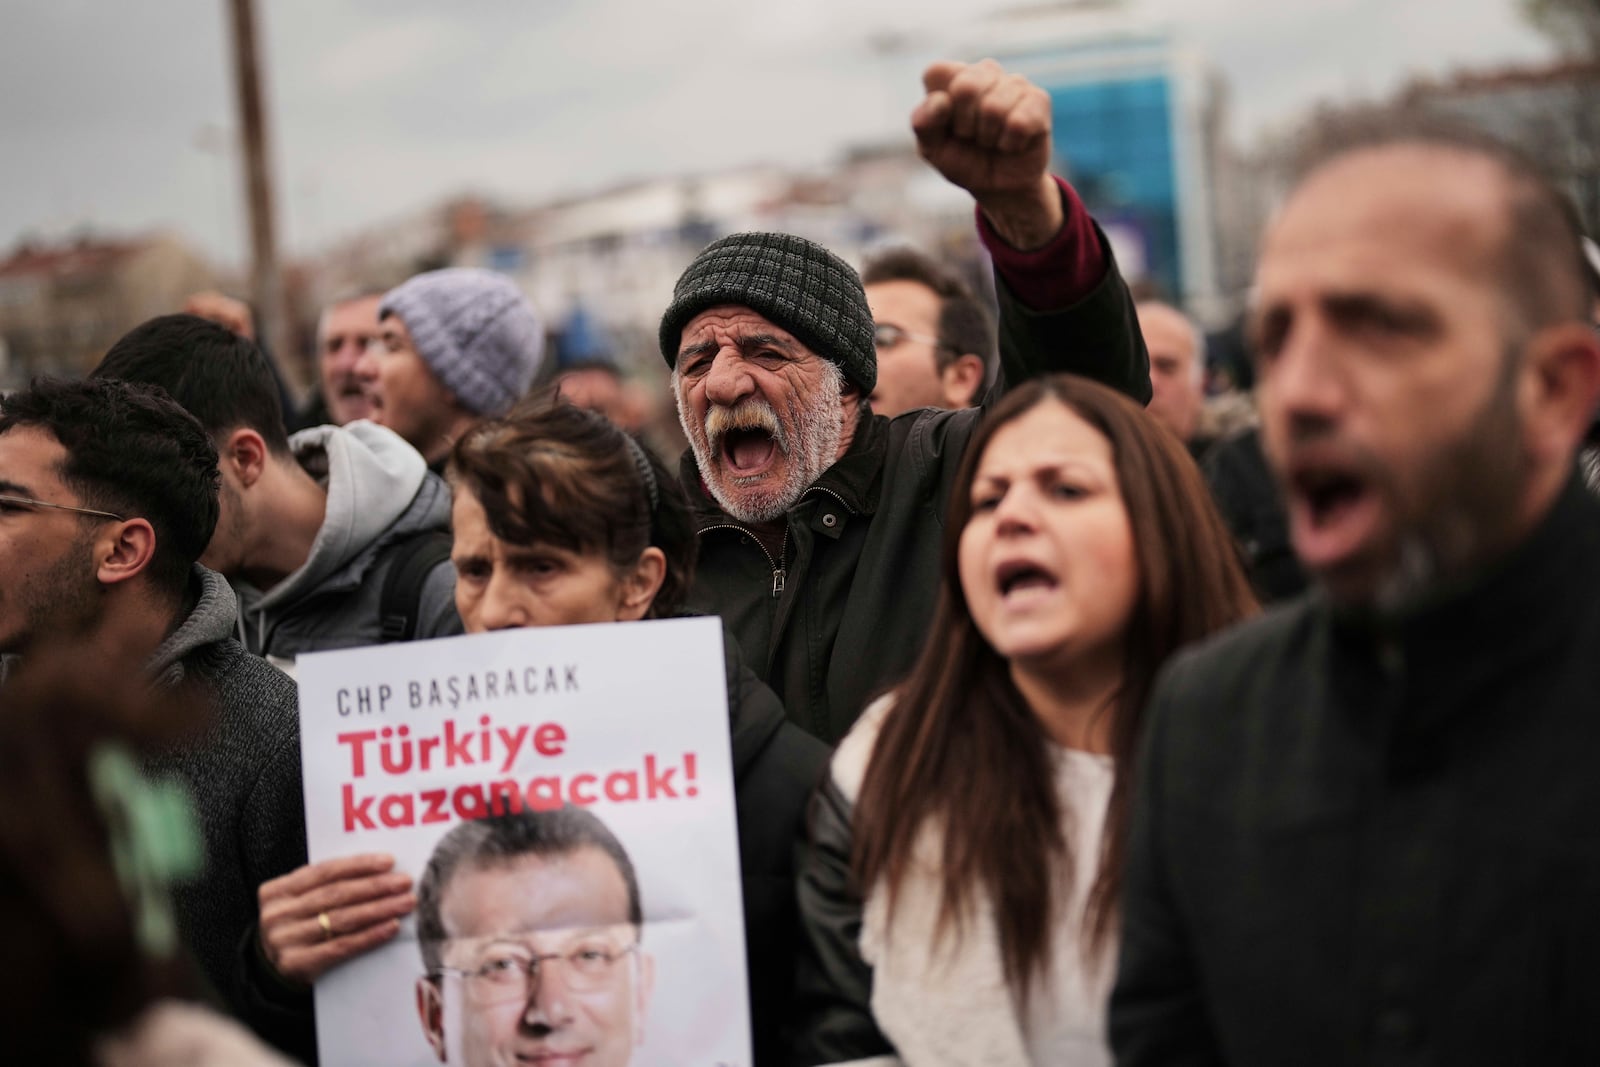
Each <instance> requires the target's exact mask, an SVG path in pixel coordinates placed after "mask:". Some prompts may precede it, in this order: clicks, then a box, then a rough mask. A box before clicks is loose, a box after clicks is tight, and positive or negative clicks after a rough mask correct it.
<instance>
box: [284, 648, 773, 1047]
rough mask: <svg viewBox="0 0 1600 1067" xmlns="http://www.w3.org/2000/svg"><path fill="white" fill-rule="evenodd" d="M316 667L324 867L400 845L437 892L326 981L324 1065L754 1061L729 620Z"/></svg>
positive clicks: (312, 660) (315, 803)
mask: <svg viewBox="0 0 1600 1067" xmlns="http://www.w3.org/2000/svg"><path fill="white" fill-rule="evenodd" d="M298 673H299V684H300V708H301V738H302V740H301V745H302V751H303V762H304V770H305V790H306V822H307V834H308V844H309V847H310V856H311V860H312V862H317V861H320V860H324V859H330V858H334V857H338V856H349V855H355V854H358V853H370V852H387V853H390V854H392V855H393V856H394V857H395V858H396V861H397V863H396V866H397V869H398V870H400V871H402V872H404V873H406V874H409V875H411V876H412V877H413V878H414V879H415V880H416V895H417V908H416V912H415V914H414V916H413V918H412V919H410V920H408V921H407V922H406V923H405V924H404V925H403V926H402V929H401V933H400V936H399V937H398V938H397V939H395V940H393V941H391V942H389V943H388V944H386V945H384V946H382V947H381V948H378V949H376V950H374V951H373V952H371V953H369V954H367V955H365V956H362V957H359V958H357V959H355V960H352V961H351V962H349V963H347V964H345V965H343V966H342V967H339V968H337V969H336V970H334V971H331V972H330V973H329V974H327V975H326V976H325V977H324V978H323V979H322V980H321V981H319V982H318V983H317V986H316V1009H317V1042H318V1049H319V1053H320V1056H321V1059H322V1062H324V1063H328V1064H340V1065H341V1067H342V1065H346V1064H350V1065H361V1064H374V1065H377V1064H383V1065H386V1067H387V1065H396V1064H428V1063H437V1062H444V1063H451V1064H458V1063H459V1064H468V1065H474V1067H476V1065H487V1064H501V1063H516V1062H528V1061H532V1062H541V1063H549V1064H557V1063H559V1064H570V1065H577V1064H596V1065H610V1067H619V1065H622V1064H632V1065H635V1067H644V1065H654V1064H662V1065H666V1064H673V1065H677V1064H685V1065H688V1064H696V1065H700V1064H704V1065H708V1067H709V1065H720V1064H726V1065H730V1067H733V1065H743V1064H747V1063H748V1062H749V1058H750V1053H749V1049H750V1032H749V1017H748V1005H747V1004H746V995H745V988H746V987H745V973H744V971H745V965H744V950H743V925H742V924H743V915H742V904H741V896H740V877H739V861H738V851H737V838H736V829H735V820H734V783H733V773H732V761H731V755H730V751H729V738H728V711H727V693H726V685H725V674H724V667H723V658H722V634H721V625H720V623H718V621H717V620H715V619H683V620H673V621H666V622H644V623H630V624H613V625H599V626H574V627H562V628H553V629H538V630H513V631H502V632H498V633H492V634H481V635H477V636H473V637H455V638H447V639H444V640H440V641H428V642H417V643H412V644H403V645H400V644H397V645H384V646H379V647H375V648H365V649H357V650H353V651H348V652H331V653H320V654H315V655H307V656H303V657H301V659H300V660H299V672H298ZM328 914H329V916H330V919H329V923H330V925H332V926H334V927H336V928H337V924H338V921H339V919H340V916H339V914H338V911H337V909H333V910H332V911H330V912H329V913H328ZM320 921H321V920H320V919H319V922H320Z"/></svg>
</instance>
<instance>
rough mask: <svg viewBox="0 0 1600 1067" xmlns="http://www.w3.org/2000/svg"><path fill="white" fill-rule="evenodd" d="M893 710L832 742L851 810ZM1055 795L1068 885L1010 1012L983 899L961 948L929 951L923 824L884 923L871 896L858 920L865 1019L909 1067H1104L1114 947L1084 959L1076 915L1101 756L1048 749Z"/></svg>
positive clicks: (931, 908) (1093, 836) (1107, 782)
mask: <svg viewBox="0 0 1600 1067" xmlns="http://www.w3.org/2000/svg"><path fill="white" fill-rule="evenodd" d="M890 706H891V701H890V699H889V698H887V697H885V698H884V699H882V700H879V701H877V702H876V703H874V704H873V705H872V706H871V707H870V708H868V709H867V711H866V712H865V713H864V714H863V715H862V717H861V719H860V720H859V721H858V722H857V723H856V725H855V727H854V729H852V730H851V731H850V733H849V735H848V736H846V737H845V739H844V741H842V742H841V743H840V745H839V750H838V752H837V753H835V755H834V759H833V767H832V769H833V776H834V780H835V782H836V783H837V784H838V786H839V789H840V790H841V791H842V792H843V793H844V795H845V797H846V798H848V799H849V800H850V802H851V803H852V804H853V803H855V800H856V797H857V796H858V795H859V793H860V789H861V780H862V777H863V776H864V775H865V773H866V768H867V763H868V762H869V761H870V760H871V757H872V749H873V746H874V745H875V744H876V743H877V737H878V731H879V728H880V727H881V725H882V723H883V718H884V716H885V715H886V714H888V712H889V709H890ZM1055 757H1056V758H1055V765H1056V789H1057V795H1058V796H1059V797H1060V800H1061V808H1062V811H1064V812H1067V813H1068V817H1069V818H1070V819H1071V820H1072V821H1071V822H1070V823H1069V825H1068V826H1067V834H1068V840H1069V841H1070V842H1071V844H1072V856H1073V866H1074V871H1073V885H1072V891H1071V893H1070V894H1069V895H1068V897H1067V899H1066V900H1065V901H1064V902H1063V906H1062V907H1060V908H1058V909H1056V913H1055V926H1054V933H1053V935H1052V937H1053V943H1054V952H1053V953H1052V961H1053V962H1052V969H1051V977H1050V979H1049V980H1048V981H1046V982H1041V983H1038V984H1036V986H1035V988H1034V990H1033V993H1032V995H1031V996H1030V997H1029V1002H1028V1004H1026V1005H1025V1006H1019V1005H1018V1003H1017V998H1016V997H1014V996H1013V995H1012V992H1011V989H1010V987H1009V985H1008V984H1007V983H1006V980H1005V973H1004V968H1003V966H1002V964H1001V959H1000V940H999V932H998V930H997V929H996V928H995V924H994V922H993V920H992V918H991V917H990V915H989V914H988V912H989V905H988V902H987V897H986V895H985V894H983V893H982V891H981V890H980V891H979V892H978V893H975V894H974V905H973V913H972V914H969V915H968V916H967V917H966V922H965V923H964V924H963V928H964V936H962V937H961V938H960V939H959V940H958V939H956V938H954V937H948V936H947V937H946V938H945V939H944V940H943V941H940V942H936V941H935V938H934V929H935V925H936V920H937V918H938V913H939V901H940V892H939V886H940V881H939V877H938V872H939V866H940V864H939V853H940V842H939V840H938V834H937V833H935V832H933V831H932V830H930V828H927V827H924V828H923V830H922V832H921V833H920V834H919V835H918V840H917V843H916V846H915V849H914V863H913V869H912V872H911V874H910V875H909V876H908V877H907V878H906V881H905V884H904V885H902V886H901V888H900V893H899V895H898V898H897V900H896V906H895V911H894V917H893V921H892V922H891V921H890V920H889V915H888V909H887V906H886V897H887V894H886V893H883V892H881V891H879V887H874V888H873V889H871V890H869V891H868V893H867V895H866V900H865V905H864V908H863V914H862V929H861V955H862V958H863V959H864V960H866V962H867V963H869V964H871V966H872V968H873V981H872V1014H873V1018H874V1020H875V1021H876V1022H877V1024H878V1028H879V1029H880V1030H881V1031H882V1032H883V1034H884V1036H885V1037H887V1038H888V1039H889V1041H890V1042H891V1043H892V1044H893V1045H894V1046H895V1048H896V1049H897V1050H898V1052H899V1058H900V1061H901V1062H903V1063H905V1064H907V1065H909V1067H971V1065H976V1064H982V1065H984V1067H1007V1065H1010V1067H1034V1065H1040V1067H1042V1065H1045V1064H1049V1065H1051V1067H1106V1065H1109V1064H1110V1063H1111V1053H1110V1050H1109V1048H1108V1047H1107V1044H1106V1028H1105V1013H1106V999H1107V997H1108V996H1109V995H1110V989H1111V980H1112V977H1113V971H1114V966H1115V949H1114V946H1110V945H1108V946H1106V948H1105V949H1104V950H1103V951H1102V952H1101V953H1100V955H1099V956H1098V958H1096V959H1094V960H1092V961H1091V960H1086V959H1085V957H1084V952H1083V951H1082V944H1083V941H1082V936H1081V931H1082V929H1083V916H1084V908H1085V905H1086V903H1087V897H1088V892H1089V889H1090V887H1091V885H1092V884H1093V880H1094V874H1095V870H1096V868H1097V866H1098V863H1099V859H1100V844H1101V837H1102V832H1103V830H1104V828H1105V817H1106V808H1107V804H1108V803H1109V801H1110V798H1111V787H1112V784H1113V781H1114V774H1113V771H1112V762H1111V759H1110V757H1107V756H1097V755H1093V754H1091V753H1087V752H1080V751H1076V750H1072V749H1063V748H1057V749H1055Z"/></svg>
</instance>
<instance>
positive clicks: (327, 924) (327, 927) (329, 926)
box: [317, 911, 333, 941]
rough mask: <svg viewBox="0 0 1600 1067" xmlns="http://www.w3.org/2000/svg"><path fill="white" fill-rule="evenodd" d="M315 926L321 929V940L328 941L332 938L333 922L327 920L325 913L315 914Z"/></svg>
mask: <svg viewBox="0 0 1600 1067" xmlns="http://www.w3.org/2000/svg"><path fill="white" fill-rule="evenodd" d="M317 925H318V926H320V927H322V940H324V941H328V940H331V939H332V938H333V921H332V920H331V919H329V918H328V913H327V912H325V911H319V912H317Z"/></svg>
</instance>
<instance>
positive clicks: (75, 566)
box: [0, 379, 306, 1017]
mask: <svg viewBox="0 0 1600 1067" xmlns="http://www.w3.org/2000/svg"><path fill="white" fill-rule="evenodd" d="M217 477H218V475H217V453H216V450H215V448H214V447H213V446H212V444H211V438H210V437H209V436H208V435H207V434H206V432H205V431H204V430H203V429H201V427H200V424H199V423H198V422H196V421H195V420H194V418H193V417H192V416H190V415H189V414H188V413H187V412H185V411H184V410H183V409H182V408H180V407H178V405H177V404H175V403H173V402H172V400H171V399H169V398H168V397H167V396H166V394H164V393H162V392H161V391H160V390H158V389H154V388H153V387H149V386H137V385H132V384H129V383H127V382H120V381H110V380H104V379H95V380H90V381H83V382H68V381H52V380H40V381H37V382H35V383H34V384H33V385H32V386H30V387H29V388H27V389H24V390H22V391H20V392H17V393H13V394H11V395H10V396H8V397H6V399H5V400H4V401H3V403H0V575H5V580H4V582H0V656H5V657H25V658H27V657H32V656H35V655H43V654H51V655H53V656H56V657H60V656H62V655H66V656H70V657H72V658H75V659H77V660H78V661H80V662H81V663H83V664H85V665H86V666H89V665H101V664H105V663H121V662H130V663H142V664H143V665H144V674H145V682H146V683H148V684H151V685H153V686H154V687H155V688H156V689H157V690H158V691H167V692H171V693H173V694H175V695H176V694H195V695H198V696H199V697H200V698H201V699H203V700H205V701H206V702H207V704H208V706H209V709H210V711H211V716H210V719H209V722H208V723H207V724H206V726H205V728H204V730H203V732H202V733H201V734H200V735H199V736H196V737H194V738H192V739H191V740H190V741H189V742H188V743H186V744H182V745H179V746H175V747H173V748H171V749H170V750H169V751H167V752H164V753H159V754H157V755H155V756H152V757H151V758H150V759H149V760H148V769H150V770H155V771H161V772H164V773H167V774H172V775H176V776H177V777H179V778H180V779H182V780H183V781H184V782H186V783H187V785H188V787H189V789H190V791H191V793H192V795H193V799H194V806H195V810H196V812H197V814H198V816H199V819H200V828H201V831H202V834H203V836H204V840H205V850H206V855H205V867H204V873H203V874H202V875H201V876H200V877H199V878H198V879H196V880H194V881H191V882H188V883H186V884H184V885H182V886H180V887H178V890H177V893H176V904H177V913H178V914H177V918H178V929H179V933H180V935H181V937H182V939H183V941H184V944H185V945H186V946H187V947H188V949H189V951H190V952H191V953H192V954H193V955H194V957H195V959H196V961H197V962H198V963H199V964H200V966H201V968H202V969H203V970H204V972H205V975H206V977H207V979H209V981H210V982H211V984H212V985H213V986H214V987H215V988H216V989H217V991H218V992H219V993H221V994H222V995H223V997H224V999H225V1000H226V1001H227V1003H228V1005H229V1007H231V1008H232V1009H233V1010H234V1011H235V1012H238V1013H240V1014H242V1015H244V1016H246V1017H254V1016H255V1015H256V1012H255V1011H253V1010H252V1004H253V998H252V995H251V992H250V981H249V978H248V968H247V967H246V966H245V965H244V963H243V962H242V961H241V960H240V957H239V953H238V947H239V946H240V945H242V944H245V943H246V938H245V934H246V932H247V931H248V930H249V929H250V927H251V924H252V923H253V922H254V920H255V914H256V909H255V895H256V887H257V886H258V885H260V884H261V883H262V882H263V881H265V880H267V879H269V878H273V877H275V876H277V875H279V874H282V873H284V872H286V871H290V870H293V869H294V868H295V867H297V866H299V865H300V864H301V863H304V862H305V854H306V845H305V817H304V809H303V800H302V796H301V788H300V741H299V726H298V713H297V698H296V693H295V687H294V683H293V682H291V681H290V680H289V679H288V677H287V676H285V675H284V674H283V673H282V672H280V671H278V670H277V669H276V668H274V667H272V666H271V665H269V664H268V663H267V662H266V661H265V660H262V659H259V658H257V657H255V656H252V655H250V654H249V653H247V652H246V651H245V650H244V649H243V648H241V647H240V646H239V644H238V643H237V642H236V641H234V640H233V630H234V625H235V622H236V619H237V605H236V603H235V601H234V597H233V592H232V590H230V589H229V588H228V583H227V582H225V581H223V580H222V578H221V577H220V576H219V575H217V574H215V573H213V572H212V571H208V570H206V569H204V568H203V567H199V566H197V565H196V562H195V561H196V560H197V559H199V557H200V553H201V552H203V551H204V550H205V547H206V543H207V542H208V541H210V540H211V534H212V531H213V529H214V527H215V526H216V522H217ZM129 681H130V683H132V684H138V683H136V682H133V680H131V679H130V680H129ZM3 684H4V683H3V678H0V685H3ZM43 816H44V813H41V817H43Z"/></svg>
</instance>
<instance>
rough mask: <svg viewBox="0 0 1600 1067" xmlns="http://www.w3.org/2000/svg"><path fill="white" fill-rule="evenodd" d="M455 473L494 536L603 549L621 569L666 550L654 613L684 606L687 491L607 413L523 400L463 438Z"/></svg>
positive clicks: (688, 567) (689, 563)
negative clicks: (656, 550) (664, 570)
mask: <svg viewBox="0 0 1600 1067" xmlns="http://www.w3.org/2000/svg"><path fill="white" fill-rule="evenodd" d="M448 470H449V478H450V484H451V486H452V488H454V489H456V490H457V491H458V492H459V491H460V490H461V489H466V490H467V491H468V492H470V493H471V494H472V495H473V496H474V497H475V498H477V501H478V503H480V504H482V505H483V510H484V513H485V515H486V516H487V517H488V520H489V530H490V531H491V532H492V533H493V534H494V535H495V536H496V537H498V538H499V539H500V540H502V541H505V542H508V543H509V544H513V545H534V544H551V545H555V546H557V547H558V548H564V549H567V550H568V551H570V552H594V551H598V552H603V553H604V554H605V556H606V558H607V559H608V560H610V561H611V565H612V566H613V567H615V568H616V569H617V570H618V571H624V570H629V569H631V568H632V567H633V566H634V564H636V563H637V562H638V560H639V554H640V553H641V552H643V551H644V550H645V549H646V548H649V547H651V546H654V547H656V548H659V549H661V551H662V553H663V554H664V555H665V556H666V557H667V573H666V577H665V578H664V579H663V581H662V583H661V589H660V590H659V591H658V592H657V593H656V596H655V600H654V601H652V602H651V605H650V611H649V613H648V616H647V617H649V618H652V619H655V618H665V617H669V616H672V615H675V614H677V613H678V612H679V611H680V610H681V609H682V607H683V602H684V600H685V599H686V598H687V597H688V595H689V586H690V584H691V583H692V582H693V581H694V562H695V555H696V552H697V550H698V544H697V543H696V541H695V534H694V523H693V521H692V520H691V519H690V516H689V505H688V501H687V500H686V499H685V498H684V495H683V488H682V486H680V485H679V483H678V479H677V478H675V477H673V475H672V474H671V472H669V471H668V470H667V468H666V466H665V465H664V464H663V463H662V462H661V461H660V460H659V459H657V458H656V456H655V455H654V454H653V453H652V452H651V451H650V450H649V449H648V448H646V447H645V446H644V445H642V444H640V443H639V442H637V441H635V440H634V439H633V438H631V437H629V436H628V434H626V433H625V432H624V431H622V430H620V429H618V428H617V427H616V426H615V425H614V424H613V423H611V422H610V421H609V420H608V419H606V417H605V416H604V415H600V414H598V413H596V412H593V411H585V410H584V409H582V408H579V407H575V406H574V405H572V404H570V403H567V402H566V401H564V400H552V399H551V398H548V397H538V398H534V399H532V400H527V401H524V402H523V403H522V404H520V405H518V406H517V407H516V408H515V409H513V410H512V411H511V413H510V414H508V415H506V416H504V417H503V418H497V419H484V420H481V421H479V422H477V423H475V424H474V425H473V426H472V427H471V428H470V429H468V430H467V432H466V433H464V434H462V435H461V438H460V440H458V441H457V442H456V443H455V446H454V447H453V448H452V449H451V450H450V464H449V468H448ZM652 490H653V491H652Z"/></svg>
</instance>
